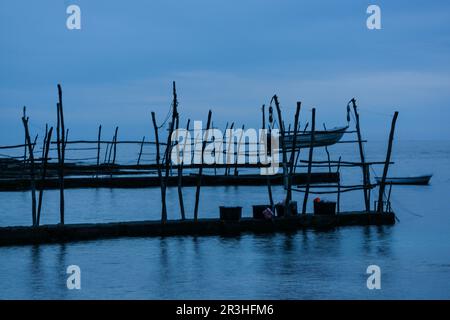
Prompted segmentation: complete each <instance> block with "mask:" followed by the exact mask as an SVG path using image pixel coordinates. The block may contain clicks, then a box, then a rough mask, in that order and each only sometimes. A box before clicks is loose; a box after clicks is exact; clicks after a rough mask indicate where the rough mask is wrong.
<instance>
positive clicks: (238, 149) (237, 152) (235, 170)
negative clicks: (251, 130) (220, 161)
mask: <svg viewBox="0 0 450 320" xmlns="http://www.w3.org/2000/svg"><path fill="white" fill-rule="evenodd" d="M244 130H245V125H242V133H241V136H240V137H239V143H238V145H237V148H236V157H235V161H236V163H235V166H234V175H235V176H237V175H238V166H239V164H238V159H239V152H241V144H242V137H243V136H244ZM244 143H245V142H244ZM244 150H245V146H244Z"/></svg>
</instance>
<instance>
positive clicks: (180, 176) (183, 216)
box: [177, 116, 191, 220]
mask: <svg viewBox="0 0 450 320" xmlns="http://www.w3.org/2000/svg"><path fill="white" fill-rule="evenodd" d="M178 119H179V116H178V117H177V129H178V124H179V122H178ZM190 122H191V120H190V119H188V121H187V124H186V135H185V137H184V141H183V149H182V152H183V157H182V158H181V159H180V161H179V164H178V183H177V184H178V201H179V203H180V212H181V219H182V220H184V219H186V213H185V211H184V200H183V165H184V155H185V153H186V145H187V136H188V134H189V124H190ZM178 156H179V153H178Z"/></svg>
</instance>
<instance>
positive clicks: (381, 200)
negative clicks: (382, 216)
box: [377, 111, 398, 213]
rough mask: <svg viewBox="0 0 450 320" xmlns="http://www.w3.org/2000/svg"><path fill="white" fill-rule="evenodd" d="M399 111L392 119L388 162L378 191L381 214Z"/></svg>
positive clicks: (387, 154)
mask: <svg viewBox="0 0 450 320" xmlns="http://www.w3.org/2000/svg"><path fill="white" fill-rule="evenodd" d="M397 117H398V111H395V113H394V117H393V118H392V123H391V132H390V133H389V143H388V149H387V152H386V161H385V165H384V169H383V176H382V177H381V182H380V188H379V191H378V208H377V211H378V212H379V213H382V212H383V195H384V190H385V187H386V176H387V173H388V170H389V162H390V161H391V153H392V143H393V141H394V133H395V123H396V122H397Z"/></svg>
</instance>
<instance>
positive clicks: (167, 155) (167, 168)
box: [163, 81, 178, 219]
mask: <svg viewBox="0 0 450 320" xmlns="http://www.w3.org/2000/svg"><path fill="white" fill-rule="evenodd" d="M172 91H173V102H172V121H171V122H170V125H169V134H168V136H167V144H166V151H165V156H164V160H165V171H166V172H165V182H164V184H163V192H164V199H166V191H167V185H168V183H169V173H170V164H171V155H172V145H173V144H172V133H173V128H174V126H175V121H176V119H177V117H178V111H177V106H178V99H177V89H176V85H175V81H173V83H172ZM165 218H166V219H167V212H166V216H165Z"/></svg>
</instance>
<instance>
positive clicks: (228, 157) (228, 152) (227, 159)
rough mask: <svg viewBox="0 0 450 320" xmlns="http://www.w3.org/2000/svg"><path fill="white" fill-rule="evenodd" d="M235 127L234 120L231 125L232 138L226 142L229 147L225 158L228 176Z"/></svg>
mask: <svg viewBox="0 0 450 320" xmlns="http://www.w3.org/2000/svg"><path fill="white" fill-rule="evenodd" d="M233 127H234V122H232V123H231V126H230V137H229V138H230V139H229V140H228V141H227V142H226V147H227V151H226V155H227V158H226V159H225V175H226V176H227V175H228V165H229V163H230V146H231V143H232V142H233V143H234V141H232V138H233V135H232V134H231V132H232V131H233ZM225 136H226V135H225Z"/></svg>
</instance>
